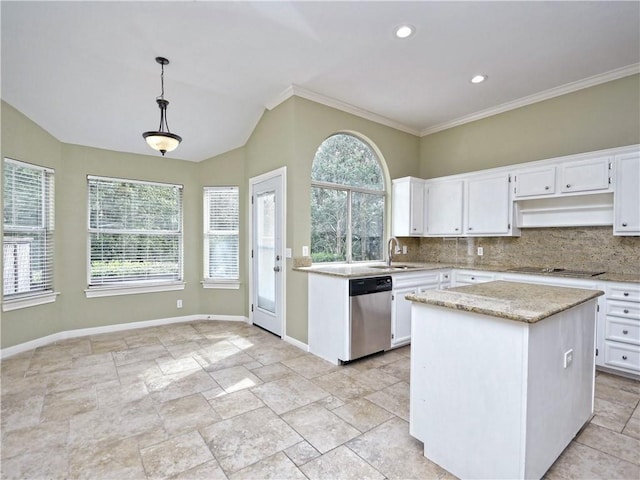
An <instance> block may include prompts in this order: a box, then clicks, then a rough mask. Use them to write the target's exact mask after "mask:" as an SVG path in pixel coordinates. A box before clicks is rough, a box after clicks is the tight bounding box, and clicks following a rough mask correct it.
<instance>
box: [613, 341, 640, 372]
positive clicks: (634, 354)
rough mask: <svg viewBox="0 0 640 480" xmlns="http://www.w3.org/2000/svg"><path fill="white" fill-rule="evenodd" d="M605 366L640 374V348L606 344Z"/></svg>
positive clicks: (615, 343)
mask: <svg viewBox="0 0 640 480" xmlns="http://www.w3.org/2000/svg"><path fill="white" fill-rule="evenodd" d="M604 364H605V365H608V366H611V367H616V368H623V369H625V370H632V371H634V372H640V347H637V346H635V345H625V344H623V343H617V342H608V341H607V342H605V345H604Z"/></svg>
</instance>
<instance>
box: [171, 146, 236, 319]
mask: <svg viewBox="0 0 640 480" xmlns="http://www.w3.org/2000/svg"><path fill="white" fill-rule="evenodd" d="M182 163H184V162H182ZM196 167H197V168H196V172H197V190H198V191H200V192H201V191H202V187H212V186H238V187H240V210H239V212H240V288H239V289H238V290H226V289H213V288H200V287H199V288H198V291H199V305H200V313H210V314H215V315H232V316H235V315H242V316H244V317H248V316H249V310H248V305H249V303H248V300H247V296H248V295H249V288H248V286H247V279H248V276H249V271H248V268H249V265H248V262H247V255H246V254H245V252H247V249H248V248H249V247H248V244H247V237H248V235H247V232H248V231H249V230H248V226H249V224H248V221H247V219H248V218H249V211H248V201H247V200H248V197H249V190H248V184H247V181H246V172H245V148H238V149H236V150H232V151H230V152H227V153H224V154H222V155H218V156H217V157H215V158H212V159H208V160H205V161H203V162H200V163H199V164H196ZM203 205H204V204H203V201H202V197H201V196H200V197H198V204H197V209H196V215H197V219H198V221H197V222H196V223H197V226H196V230H194V231H192V232H190V234H192V235H191V236H192V237H193V238H194V241H195V242H196V243H197V248H196V249H195V250H196V252H197V258H196V259H195V261H196V266H195V270H196V272H197V276H198V281H200V280H201V278H202V276H203V273H204V272H203V268H204V267H203V265H202V261H201V259H202V258H203V255H204V243H203V241H202V240H203V233H204V230H203V223H202V222H203V218H204V206H203Z"/></svg>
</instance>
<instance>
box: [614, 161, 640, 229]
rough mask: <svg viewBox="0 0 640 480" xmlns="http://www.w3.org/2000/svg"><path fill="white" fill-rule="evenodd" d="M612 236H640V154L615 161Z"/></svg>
mask: <svg viewBox="0 0 640 480" xmlns="http://www.w3.org/2000/svg"><path fill="white" fill-rule="evenodd" d="M615 167H616V170H615V193H614V209H613V234H614V235H640V152H634V153H630V154H627V155H620V156H618V157H616V160H615Z"/></svg>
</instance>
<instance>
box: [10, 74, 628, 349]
mask: <svg viewBox="0 0 640 480" xmlns="http://www.w3.org/2000/svg"><path fill="white" fill-rule="evenodd" d="M1 125H2V156H3V157H4V156H6V157H11V158H15V159H16V160H22V161H26V162H32V163H36V164H39V165H44V166H48V167H51V168H54V169H55V178H56V231H55V241H56V257H55V277H54V281H55V289H56V291H59V292H61V295H60V296H59V297H58V298H57V301H56V302H55V303H52V304H47V305H40V306H36V307H30V308H25V309H21V310H15V311H11V312H5V313H4V314H3V315H2V317H1V320H0V321H1V324H0V334H1V339H0V345H1V346H2V348H6V347H9V346H12V345H16V344H20V343H23V342H26V341H29V340H34V339H37V338H40V337H44V336H46V335H50V334H52V333H56V332H59V331H65V330H73V329H79V328H87V327H97V326H105V325H112V324H119V323H126V322H136V321H143V320H153V319H161V318H169V317H176V316H184V315H195V314H212V315H231V316H248V314H249V312H248V305H249V298H248V295H249V288H248V285H247V282H248V272H249V263H248V261H247V255H246V253H247V251H248V248H249V241H250V239H249V238H248V232H249V219H250V205H249V202H248V196H249V190H248V188H249V179H251V178H253V177H255V176H257V175H260V174H263V173H266V172H269V171H272V170H274V169H277V168H280V167H286V168H287V239H286V246H287V247H289V248H291V249H292V251H293V256H294V258H295V257H300V256H301V254H302V246H304V245H309V244H310V223H309V218H310V202H309V199H310V173H311V164H312V162H313V157H314V155H315V152H316V149H317V148H318V146H319V145H320V144H321V143H322V141H324V140H325V139H326V138H327V137H328V136H330V135H332V134H334V133H337V132H344V131H347V132H352V133H356V134H358V135H361V136H363V137H364V138H366V139H368V140H369V141H370V142H372V143H373V145H374V146H375V147H376V148H377V149H378V151H379V153H380V155H381V157H382V158H383V159H384V161H385V163H386V167H387V169H388V173H389V178H390V179H391V178H399V177H404V176H407V175H414V176H421V177H424V178H432V177H437V176H442V175H449V174H454V173H461V172H467V171H473V170H480V169H484V168H491V167H496V166H501V165H508V164H514V163H520V162H527V161H532V160H538V159H543V158H550V157H555V156H561V155H567V154H572V153H579V152H585V151H591V150H598V149H603V148H608V147H617V146H622V145H629V144H635V143H640V76H638V75H635V76H631V77H627V78H623V79H620V80H616V81H613V82H609V83H606V84H603V85H598V86H595V87H591V88H588V89H585V90H581V91H578V92H574V93H571V94H568V95H564V96H562V97H557V98H553V99H550V100H546V101H544V102H540V103H538V104H534V105H529V106H527V107H522V108H519V109H517V110H513V111H510V112H506V113H503V114H500V115H496V116H493V117H489V118H486V119H483V120H479V121H476V122H472V123H469V124H466V125H462V126H459V127H456V128H452V129H449V130H446V131H443V132H438V133H435V134H432V135H429V136H427V137H424V138H418V137H415V136H413V135H410V134H407V133H404V132H401V131H398V130H395V129H393V128H390V127H386V126H383V125H380V124H378V123H375V122H372V121H369V120H366V119H363V118H360V117H357V116H354V115H351V114H348V113H345V112H342V111H338V110H335V109H333V108H330V107H326V106H324V105H320V104H317V103H314V102H311V101H309V100H306V99H303V98H299V97H292V98H290V99H289V100H287V101H286V102H284V103H282V104H281V105H279V106H278V107H276V108H274V109H273V110H271V111H265V112H264V114H263V116H262V118H261V119H260V121H259V122H258V124H257V125H256V127H255V129H254V131H253V133H252V134H251V136H250V138H249V140H248V141H247V144H246V145H245V146H244V147H242V148H239V149H236V150H233V151H230V152H227V153H225V154H222V155H218V156H216V157H213V158H210V159H207V160H205V161H203V162H200V163H191V162H185V161H180V160H172V159H168V158H163V157H160V156H159V155H134V154H126V153H121V152H113V151H108V150H101V149H96V148H90V147H82V146H77V145H69V144H63V143H61V142H59V141H58V140H56V139H55V138H54V137H52V136H51V135H49V134H48V133H47V132H46V131H44V130H43V129H42V128H40V127H39V126H38V125H36V124H35V123H33V122H32V121H31V120H29V119H28V118H27V117H25V116H24V115H23V114H21V113H20V112H18V111H17V110H15V109H14V108H13V107H11V106H10V105H7V104H6V103H2V124H1ZM89 174H91V175H103V176H110V177H123V178H135V179H143V180H151V181H159V182H170V183H179V184H182V185H184V232H185V234H184V272H185V282H186V288H185V290H184V291H177V292H163V293H150V294H139V295H123V296H115V297H103V298H91V299H87V298H86V297H85V293H84V290H85V288H86V268H87V265H86V263H87V259H86V241H87V240H86V239H87V237H86V235H87V231H86V218H87V211H86V209H87V205H86V203H87V201H86V196H87V192H86V176H87V175H89ZM210 185H238V186H240V202H241V204H240V212H241V233H240V237H241V239H240V252H241V255H240V269H241V278H240V288H239V289H238V290H215V289H203V288H202V286H201V285H200V281H201V279H202V260H201V259H202V254H203V242H202V240H203V230H202V228H203V223H202V217H203V205H202V187H203V186H210ZM388 186H389V187H390V185H388ZM389 224H390V222H389V218H387V225H389ZM292 267H293V262H292V260H291V259H289V260H288V261H287V285H286V290H287V306H286V308H287V329H286V335H288V336H290V337H292V338H295V339H297V340H299V341H301V342H303V343H306V342H307V288H308V284H307V275H306V274H304V273H300V272H296V271H294V270H292ZM177 299H182V300H183V304H184V307H183V308H182V309H180V310H179V309H177V308H176V300H177Z"/></svg>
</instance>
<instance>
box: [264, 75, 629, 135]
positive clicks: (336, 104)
mask: <svg viewBox="0 0 640 480" xmlns="http://www.w3.org/2000/svg"><path fill="white" fill-rule="evenodd" d="M638 73H640V63H635V64H632V65H627V66H626V67H621V68H617V69H615V70H611V71H609V72H605V73H601V74H598V75H594V76H592V77H588V78H585V79H582V80H578V81H576V82H571V83H567V84H565V85H561V86H559V87H554V88H550V89H549V90H545V91H543V92H539V93H535V94H533V95H528V96H526V97H522V98H519V99H517V100H513V101H511V102H506V103H503V104H500V105H497V106H495V107H491V108H488V109H486V110H481V111H479V112H475V113H472V114H470V115H465V116H463V117H459V118H457V119H454V120H451V121H448V122H444V123H440V124H438V125H434V126H431V127H427V128H424V129H422V130H416V129H415V128H411V127H408V126H407V125H404V124H402V123H400V122H397V121H395V120H391V119H390V118H387V117H383V116H382V115H378V114H375V113H373V112H370V111H368V110H365V109H363V108H359V107H356V106H355V105H351V104H349V103H346V102H342V101H340V100H336V99H335V98H331V97H327V96H326V95H322V94H320V93H316V92H313V91H311V90H308V89H306V88H302V87H300V86H298V85H293V84H292V85H289V86H288V87H287V88H286V89H284V90H283V91H282V92H281V93H280V94H279V95H277V96H276V97H274V98H273V99H272V100H270V101H269V102H267V103H265V108H266V109H267V110H273V109H274V108H276V107H277V106H278V105H280V104H281V103H283V102H285V101H286V100H288V99H289V98H291V97H293V96H296V97H301V98H305V99H307V100H311V101H312V102H316V103H319V104H321V105H325V106H327V107H331V108H335V109H336V110H340V111H342V112H345V113H350V114H352V115H355V116H357V117H361V118H364V119H366V120H370V121H372V122H376V123H379V124H381V125H386V126H387V127H391V128H395V129H396V130H400V131H401V132H405V133H409V134H411V135H415V136H417V137H424V136H426V135H431V134H432V133H436V132H440V131H442V130H447V129H449V128H453V127H457V126H460V125H464V124H465V123H470V122H474V121H476V120H481V119H483V118H487V117H491V116H493V115H497V114H499V113H504V112H508V111H509V110H515V109H516V108H520V107H525V106H527V105H531V104H534V103H538V102H542V101H544V100H549V99H551V98H555V97H559V96H561V95H566V94H568V93H573V92H576V91H578V90H582V89H584V88H589V87H594V86H596V85H600V84H602V83H607V82H611V81H613V80H618V79H620V78H624V77H628V76H630V75H636V74H638Z"/></svg>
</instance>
